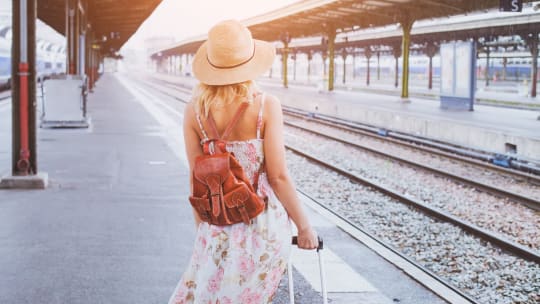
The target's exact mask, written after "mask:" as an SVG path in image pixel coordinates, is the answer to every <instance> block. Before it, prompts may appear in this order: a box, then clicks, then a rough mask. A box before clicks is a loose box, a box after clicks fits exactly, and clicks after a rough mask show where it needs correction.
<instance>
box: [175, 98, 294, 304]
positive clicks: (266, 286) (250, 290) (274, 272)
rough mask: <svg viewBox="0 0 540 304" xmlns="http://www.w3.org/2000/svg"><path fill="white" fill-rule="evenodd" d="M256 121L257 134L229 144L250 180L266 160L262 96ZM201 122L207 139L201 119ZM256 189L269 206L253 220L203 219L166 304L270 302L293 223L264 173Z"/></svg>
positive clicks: (287, 255) (247, 303) (285, 255)
mask: <svg viewBox="0 0 540 304" xmlns="http://www.w3.org/2000/svg"><path fill="white" fill-rule="evenodd" d="M261 100H262V102H261V109H260V111H259V115H258V119H257V138H255V139H251V140H245V141H232V142H228V143H227V150H228V151H230V152H233V153H234V155H235V157H236V158H237V159H238V161H239V163H240V164H241V165H242V167H243V168H244V172H246V174H247V175H248V177H249V178H250V180H251V181H252V182H253V177H254V175H255V173H256V172H257V171H258V170H259V167H260V166H261V165H262V163H263V160H264V150H263V140H262V139H261V136H260V129H261V125H262V113H263V108H264V96H263V98H262V99H261ZM197 121H198V122H199V126H200V127H201V131H202V133H203V135H204V137H205V138H208V136H207V134H206V132H205V131H204V128H203V127H202V124H201V122H200V118H199V117H197ZM258 193H259V195H261V196H265V195H266V196H268V205H267V208H266V210H265V211H263V213H261V214H259V215H258V216H257V217H256V218H254V219H253V220H252V222H251V224H249V225H246V224H244V223H238V224H234V225H230V226H214V225H210V224H208V223H206V222H202V223H201V224H200V225H199V228H198V230H197V235H196V238H195V245H194V249H193V254H192V256H191V260H190V262H189V264H188V266H187V269H186V271H185V273H184V274H183V276H182V278H181V279H180V282H179V283H178V285H177V286H176V288H175V290H174V292H173V294H172V296H171V298H170V299H169V302H168V303H169V304H185V303H195V304H199V303H200V304H243V303H245V304H259V303H261V304H262V303H270V302H271V301H272V297H273V296H274V293H275V291H276V290H277V287H278V285H279V282H280V280H281V277H282V275H283V272H284V270H285V268H286V266H287V261H288V259H289V253H290V248H291V245H290V240H291V227H290V221H289V217H288V215H287V212H286V211H285V209H284V208H283V206H282V204H281V203H280V202H279V201H278V199H277V198H276V196H275V194H274V192H273V190H272V188H271V187H270V185H269V183H268V179H267V177H266V174H264V172H263V173H262V174H261V175H260V177H259V188H258Z"/></svg>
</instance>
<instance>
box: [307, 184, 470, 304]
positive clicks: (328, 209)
mask: <svg viewBox="0 0 540 304" xmlns="http://www.w3.org/2000/svg"><path fill="white" fill-rule="evenodd" d="M297 191H298V192H300V193H302V194H303V195H304V196H306V197H307V198H309V199H310V200H311V201H312V202H313V203H315V204H317V205H318V206H319V207H321V208H323V209H324V210H326V211H327V212H329V213H330V214H332V215H333V216H335V217H337V218H338V219H340V220H341V221H343V222H345V223H346V224H347V225H349V226H351V227H352V228H353V229H355V230H357V231H359V232H360V233H362V234H363V235H365V236H366V237H367V238H369V239H371V240H373V241H374V242H376V243H377V244H379V245H381V246H382V247H384V248H386V249H388V250H389V251H391V252H392V253H394V254H395V255H397V256H399V257H400V258H401V259H403V260H405V261H406V262H407V263H409V264H411V265H413V266H414V267H416V268H417V269H419V270H420V271H422V272H424V273H425V274H426V275H428V276H429V277H431V278H433V279H434V280H436V281H437V282H439V283H441V284H442V285H444V286H445V287H447V288H448V289H450V290H452V291H453V292H455V293H456V294H458V295H459V296H460V297H462V298H463V300H464V301H466V303H473V304H480V302H478V301H476V300H475V299H473V298H472V297H471V296H469V295H467V294H466V293H464V292H463V291H461V290H460V289H458V288H457V287H455V286H454V285H452V284H450V283H449V282H448V281H446V280H445V279H443V278H441V277H440V276H438V275H437V274H435V273H434V272H433V271H431V270H429V269H428V268H426V267H424V266H422V265H421V264H419V263H417V262H416V261H415V260H413V259H412V258H410V257H408V256H407V255H405V254H403V253H401V251H399V250H397V249H396V248H395V247H394V246H392V245H390V244H388V243H387V242H385V241H383V240H382V239H381V238H378V237H376V236H375V235H373V234H372V233H370V232H368V231H366V230H365V229H363V228H362V227H360V226H358V225H356V224H355V223H353V222H352V221H350V220H349V219H348V218H347V217H345V216H344V215H342V214H340V213H339V212H337V211H335V210H333V209H331V208H329V207H328V206H326V205H325V204H323V203H321V202H319V201H318V200H316V199H315V198H314V197H312V196H311V195H309V194H308V193H306V191H303V190H301V189H297ZM351 236H352V237H353V238H356V237H355V236H354V235H351ZM365 245H366V246H367V247H369V246H368V245H367V244H365ZM391 263H392V262H391ZM393 264H395V263H393ZM409 275H410V276H411V278H413V279H414V280H416V281H417V282H419V283H420V284H422V285H424V286H425V287H426V288H428V289H430V290H431V288H430V287H429V286H427V285H425V284H424V283H423V282H422V281H421V280H418V279H417V278H416V277H414V276H412V275H411V274H409ZM439 296H441V295H439ZM460 303H462V302H460ZM463 303H465V302H463Z"/></svg>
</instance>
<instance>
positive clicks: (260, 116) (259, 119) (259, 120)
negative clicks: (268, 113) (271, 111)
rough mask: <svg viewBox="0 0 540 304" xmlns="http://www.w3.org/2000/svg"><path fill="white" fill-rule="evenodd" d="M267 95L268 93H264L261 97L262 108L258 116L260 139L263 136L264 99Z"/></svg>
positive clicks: (258, 134) (258, 136)
mask: <svg viewBox="0 0 540 304" xmlns="http://www.w3.org/2000/svg"><path fill="white" fill-rule="evenodd" d="M265 97H266V94H265V93H262V97H261V108H260V109H259V115H258V116H257V138H258V139H260V138H261V128H262V123H263V120H262V118H263V111H264V99H265Z"/></svg>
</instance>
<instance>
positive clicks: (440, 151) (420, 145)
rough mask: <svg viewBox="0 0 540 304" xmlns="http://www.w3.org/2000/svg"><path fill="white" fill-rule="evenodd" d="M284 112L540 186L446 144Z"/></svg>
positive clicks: (518, 173)
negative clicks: (462, 153)
mask: <svg viewBox="0 0 540 304" xmlns="http://www.w3.org/2000/svg"><path fill="white" fill-rule="evenodd" d="M283 111H284V112H285V113H286V114H287V115H292V116H296V117H299V118H303V119H306V118H307V119H310V120H312V121H315V122H317V123H321V124H324V125H327V126H330V127H334V128H337V129H342V130H344V131H349V132H353V133H357V134H359V135H365V136H368V137H372V138H376V139H379V140H385V141H388V142H391V143H394V144H397V145H401V146H404V147H408V148H412V149H416V150H421V151H425V152H428V153H432V154H437V155H440V156H445V157H448V158H451V159H454V160H458V161H462V162H466V163H469V164H472V165H477V166H481V167H485V168H488V169H491V170H494V171H498V172H502V173H505V174H509V175H514V176H518V177H520V178H523V179H525V180H527V181H528V182H530V183H533V184H537V185H540V176H538V175H534V174H531V173H527V172H522V171H517V170H511V169H507V168H504V167H501V166H497V165H494V164H492V163H489V162H488V161H489V157H487V156H486V155H483V154H480V153H476V152H469V156H466V157H465V156H461V155H458V154H455V153H450V152H446V151H444V150H445V149H446V150H448V151H451V149H452V148H451V146H450V147H449V146H448V145H446V144H438V143H437V142H434V141H429V140H418V139H416V138H414V139H413V138H410V139H409V138H404V136H400V137H399V138H402V139H395V138H391V137H388V136H384V137H383V136H381V135H380V134H378V133H377V131H378V130H380V129H378V128H375V127H363V126H361V125H354V124H353V123H351V122H347V121H345V120H339V119H335V118H334V119H330V118H325V117H322V116H321V115H320V114H310V113H308V112H304V111H302V110H298V109H295V108H289V107H284V108H283ZM391 133H396V132H391ZM430 146H434V147H435V148H432V147H430Z"/></svg>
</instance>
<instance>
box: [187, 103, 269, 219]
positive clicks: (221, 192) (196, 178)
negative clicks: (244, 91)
mask: <svg viewBox="0 0 540 304" xmlns="http://www.w3.org/2000/svg"><path fill="white" fill-rule="evenodd" d="M247 106H248V104H247V103H245V102H244V103H242V104H241V105H240V108H239V109H238V111H237V112H236V114H235V116H234V117H233V119H232V121H231V122H230V123H229V125H228V126H227V128H226V129H225V131H224V132H223V135H222V136H219V134H218V132H217V127H216V123H215V121H214V118H213V117H212V114H211V113H209V115H208V123H209V125H210V128H211V129H210V136H211V138H210V139H208V140H205V141H204V143H203V151H204V154H203V155H200V156H198V157H197V158H196V159H195V166H194V168H193V194H192V195H191V196H190V197H189V201H190V203H191V205H192V206H193V208H195V210H196V211H197V213H198V214H199V216H200V218H201V219H202V220H203V221H205V222H208V223H210V224H213V225H219V226H224V225H231V224H235V223H240V222H244V223H246V224H249V223H250V220H251V219H252V218H254V217H256V216H257V215H259V214H260V213H261V212H262V211H263V210H264V209H265V207H266V202H265V199H263V198H261V197H259V196H258V195H257V186H258V179H259V175H260V173H261V171H262V166H261V168H260V169H259V171H258V172H257V173H256V175H255V183H254V185H251V183H250V181H249V178H248V177H247V175H246V174H245V172H244V170H243V168H242V166H241V165H240V164H239V163H238V161H237V160H236V158H235V157H234V154H233V153H231V152H227V151H226V149H225V145H226V141H225V140H226V138H227V137H228V136H229V134H230V133H231V131H232V129H233V127H234V126H235V125H236V123H237V122H238V119H239V118H240V116H241V115H242V114H243V113H244V111H245V109H246V108H247Z"/></svg>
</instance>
